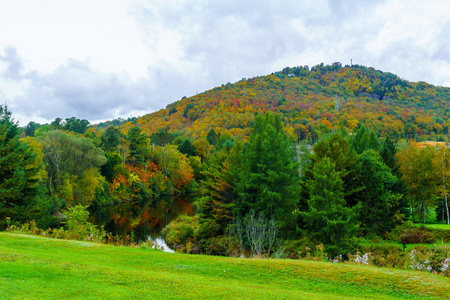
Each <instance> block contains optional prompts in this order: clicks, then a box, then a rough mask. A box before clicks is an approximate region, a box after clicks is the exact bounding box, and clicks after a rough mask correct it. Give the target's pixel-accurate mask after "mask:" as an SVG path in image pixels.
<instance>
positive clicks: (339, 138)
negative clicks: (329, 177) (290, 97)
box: [299, 132, 362, 225]
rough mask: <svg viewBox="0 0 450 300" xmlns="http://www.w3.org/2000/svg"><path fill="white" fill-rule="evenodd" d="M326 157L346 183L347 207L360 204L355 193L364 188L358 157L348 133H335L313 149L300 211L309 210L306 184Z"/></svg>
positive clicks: (303, 184) (306, 172) (304, 180)
mask: <svg viewBox="0 0 450 300" xmlns="http://www.w3.org/2000/svg"><path fill="white" fill-rule="evenodd" d="M325 157H328V158H329V159H330V160H331V161H332V162H333V163H334V164H335V166H336V171H337V172H338V173H339V176H340V177H341V179H342V180H343V182H344V199H345V201H346V203H347V205H348V206H354V205H356V204H357V202H358V201H357V199H355V193H356V192H357V191H359V190H361V189H362V187H361V186H360V185H359V184H358V180H357V178H358V176H359V170H360V168H359V167H358V161H357V155H356V153H355V151H354V150H353V149H351V148H350V144H349V140H348V134H347V133H346V132H335V133H333V134H331V135H329V136H327V137H325V138H323V139H321V140H320V141H319V142H317V143H316V144H315V145H314V147H313V153H312V154H311V155H310V156H309V164H308V165H307V166H306V168H305V170H304V176H303V180H302V193H301V201H300V206H299V209H300V211H306V210H307V209H308V206H307V201H308V199H310V194H309V190H308V189H307V188H306V186H305V183H306V182H307V181H308V180H311V179H312V178H313V170H314V167H315V165H316V164H317V163H318V162H319V161H321V160H322V159H323V158H325ZM300 225H301V224H300Z"/></svg>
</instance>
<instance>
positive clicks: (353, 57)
mask: <svg viewBox="0 0 450 300" xmlns="http://www.w3.org/2000/svg"><path fill="white" fill-rule="evenodd" d="M449 16H450V1H448V0H427V1H416V0H406V1H403V0H385V1H381V0H380V1H378V0H372V1H362V0H341V1H339V0H312V1H306V0H293V1H289V0H277V1H265V0H258V1H256V0H255V1H253V0H249V1H245V0H240V1H237V0H227V1H212V0H211V1H208V0H195V1H194V0H185V1H183V0H148V1H144V0H114V1H111V0H94V1H93V0H76V1H73V0H66V1H61V0H40V1H36V0H1V1H0V104H2V105H4V104H6V105H7V106H8V108H9V110H10V111H12V113H13V117H14V119H15V120H16V121H18V122H19V124H20V125H21V126H26V125H27V124H28V122H30V121H34V122H37V123H41V124H43V123H48V122H51V121H52V120H54V119H55V118H57V117H60V118H63V119H65V118H70V117H76V118H79V119H87V120H89V121H90V122H91V123H93V124H94V123H98V122H100V121H105V120H112V119H115V118H118V117H122V118H128V117H131V116H141V115H144V114H147V113H151V112H154V111H157V110H160V109H162V108H165V107H166V106H167V105H168V104H170V103H172V102H174V101H177V100H180V99H181V98H182V97H183V96H186V97H190V96H193V95H195V94H196V93H201V92H203V91H205V90H208V89H211V88H214V87H217V86H220V85H222V84H226V83H228V82H231V83H233V82H236V81H239V80H241V79H242V78H252V77H255V76H262V75H268V74H270V73H272V72H276V71H280V70H282V69H283V68H284V67H295V66H303V65H308V66H310V67H312V66H314V65H317V64H320V63H322V62H323V63H325V64H331V63H333V62H337V61H339V62H341V63H342V64H343V65H346V64H350V61H352V62H353V64H359V65H364V66H368V67H369V66H370V67H374V68H376V69H379V70H381V71H384V72H391V73H394V74H396V75H398V76H400V77H401V78H403V79H406V80H409V81H426V82H428V83H431V84H434V85H439V86H446V87H450V17H449Z"/></svg>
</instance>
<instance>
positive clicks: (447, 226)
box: [414, 223, 450, 230]
mask: <svg viewBox="0 0 450 300" xmlns="http://www.w3.org/2000/svg"><path fill="white" fill-rule="evenodd" d="M414 225H416V226H418V227H420V226H422V225H424V226H425V227H430V228H437V229H445V230H450V225H447V224H442V223H438V224H419V223H416V224H414Z"/></svg>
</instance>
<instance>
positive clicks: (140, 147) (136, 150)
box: [127, 126, 148, 164]
mask: <svg viewBox="0 0 450 300" xmlns="http://www.w3.org/2000/svg"><path fill="white" fill-rule="evenodd" d="M127 141H128V142H129V143H130V146H129V149H130V157H129V162H130V163H136V164H144V163H145V158H146V154H147V142H148V136H147V135H146V134H145V133H143V132H142V129H141V128H139V127H137V126H135V127H132V128H131V129H130V130H129V131H128V134H127Z"/></svg>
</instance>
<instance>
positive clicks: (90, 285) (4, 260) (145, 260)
mask: <svg viewBox="0 0 450 300" xmlns="http://www.w3.org/2000/svg"><path fill="white" fill-rule="evenodd" d="M449 287H450V278H446V277H440V276H436V275H433V274H428V273H423V272H415V271H401V270H393V269H379V268H373V267H367V266H359V265H348V264H332V263H324V262H323V263H322V262H311V261H301V260H267V259H266V260H264V259H241V258H226V257H214V256H202V255H186V254H171V253H164V252H161V251H157V250H150V249H143V248H127V247H113V246H109V245H103V244H95V243H87V242H78V241H65V240H54V239H48V238H43V237H38V236H28V235H20V234H12V233H0V295H1V298H2V299H27V298H28V299H29V298H33V299H34V298H51V299H63V298H64V299H65V298H87V299H97V298H102V299H130V298H132V299H140V298H145V299H227V298H228V299H424V298H427V299H450V296H449V290H448V289H449Z"/></svg>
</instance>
